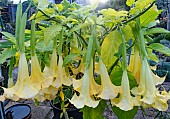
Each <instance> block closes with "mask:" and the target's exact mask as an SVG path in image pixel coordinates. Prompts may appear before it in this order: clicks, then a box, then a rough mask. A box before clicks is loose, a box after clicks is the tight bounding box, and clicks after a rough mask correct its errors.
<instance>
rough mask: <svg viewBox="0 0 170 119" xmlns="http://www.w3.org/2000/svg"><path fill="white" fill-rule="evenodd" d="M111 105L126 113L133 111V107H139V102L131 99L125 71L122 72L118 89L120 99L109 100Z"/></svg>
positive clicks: (135, 98) (134, 98) (133, 98)
mask: <svg viewBox="0 0 170 119" xmlns="http://www.w3.org/2000/svg"><path fill="white" fill-rule="evenodd" d="M111 103H112V105H116V106H117V107H119V108H120V109H122V110H125V111H128V110H131V109H133V106H139V105H140V102H139V101H138V99H137V97H132V96H131V94H130V86H129V79H128V76H127V71H126V70H125V71H123V76H122V82H121V87H120V97H119V98H115V99H113V100H111Z"/></svg>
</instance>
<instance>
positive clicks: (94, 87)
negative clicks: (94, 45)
mask: <svg viewBox="0 0 170 119" xmlns="http://www.w3.org/2000/svg"><path fill="white" fill-rule="evenodd" d="M84 69H85V67H84ZM89 73H90V74H89V77H90V95H91V96H92V95H96V94H98V93H99V92H100V88H101V87H100V85H98V84H97V83H96V82H95V80H94V76H93V60H92V59H91V65H90V68H89ZM82 82H83V77H82V78H81V79H80V80H75V79H73V87H74V90H76V91H78V92H80V91H81V87H82Z"/></svg>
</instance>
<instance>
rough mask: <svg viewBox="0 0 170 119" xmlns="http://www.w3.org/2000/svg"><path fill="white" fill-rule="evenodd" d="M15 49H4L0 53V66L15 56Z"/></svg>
mask: <svg viewBox="0 0 170 119" xmlns="http://www.w3.org/2000/svg"><path fill="white" fill-rule="evenodd" d="M15 53H16V49H6V50H4V51H2V54H0V64H3V63H4V62H5V61H6V59H8V58H10V57H12V56H15Z"/></svg>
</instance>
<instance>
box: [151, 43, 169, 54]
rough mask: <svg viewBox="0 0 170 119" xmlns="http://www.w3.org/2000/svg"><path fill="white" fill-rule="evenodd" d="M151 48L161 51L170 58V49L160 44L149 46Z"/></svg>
mask: <svg viewBox="0 0 170 119" xmlns="http://www.w3.org/2000/svg"><path fill="white" fill-rule="evenodd" d="M149 48H151V49H153V50H156V51H159V52H161V53H163V54H165V55H167V56H170V49H169V48H168V47H166V46H164V45H162V44H160V43H153V44H151V45H149Z"/></svg>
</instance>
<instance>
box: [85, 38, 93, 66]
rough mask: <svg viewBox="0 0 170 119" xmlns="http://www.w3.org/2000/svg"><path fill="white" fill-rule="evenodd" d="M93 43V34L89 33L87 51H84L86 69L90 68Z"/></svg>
mask: <svg viewBox="0 0 170 119" xmlns="http://www.w3.org/2000/svg"><path fill="white" fill-rule="evenodd" d="M93 44H94V40H93V36H92V35H91V36H90V38H89V42H88V47H87V53H86V69H89V68H90V63H91V58H92V57H93V51H94V50H93V46H94V45H93Z"/></svg>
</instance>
